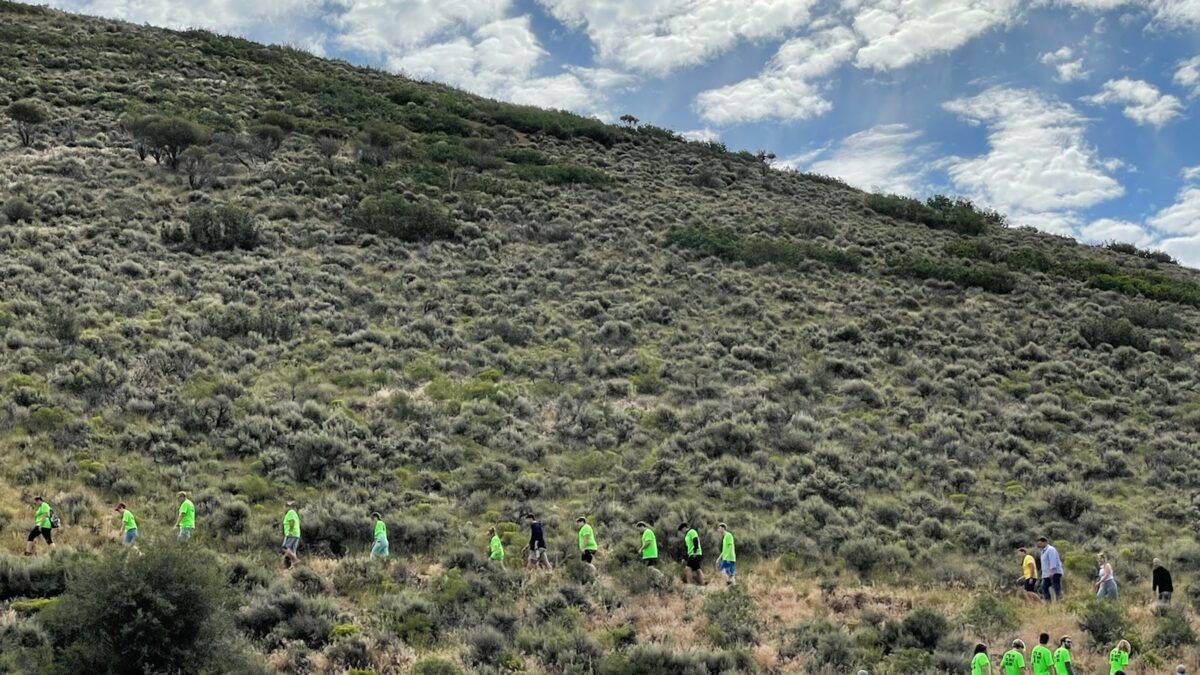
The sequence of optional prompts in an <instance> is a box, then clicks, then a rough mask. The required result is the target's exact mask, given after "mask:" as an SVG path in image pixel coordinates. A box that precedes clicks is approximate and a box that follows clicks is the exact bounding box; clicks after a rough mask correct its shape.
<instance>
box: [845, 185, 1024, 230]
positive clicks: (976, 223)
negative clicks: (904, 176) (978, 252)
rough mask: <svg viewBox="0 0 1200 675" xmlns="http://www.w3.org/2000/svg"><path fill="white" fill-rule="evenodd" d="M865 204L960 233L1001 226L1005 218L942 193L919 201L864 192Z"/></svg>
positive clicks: (881, 210) (886, 214) (910, 220)
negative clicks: (865, 193)
mask: <svg viewBox="0 0 1200 675" xmlns="http://www.w3.org/2000/svg"><path fill="white" fill-rule="evenodd" d="M866 200H867V207H868V208H870V209H871V210H872V211H874V212H876V213H878V214H880V215H884V216H890V217H892V218H896V219H898V220H907V221H909V222H913V223H919V224H921V225H925V226H926V227H931V228H933V229H935V230H950V231H952V232H957V233H959V234H967V235H979V234H984V233H985V232H987V231H988V229H989V228H991V227H1004V226H1005V225H1006V219H1005V218H1004V216H1002V215H1000V214H999V213H997V212H995V211H991V210H987V209H980V208H978V207H977V206H975V205H974V204H972V203H971V201H970V200H967V199H962V198H959V199H951V198H949V197H945V196H943V195H936V196H934V197H930V198H929V199H928V200H926V201H924V202H922V201H920V200H917V199H913V198H911V197H902V196H900V195H878V194H872V195H867V197H866Z"/></svg>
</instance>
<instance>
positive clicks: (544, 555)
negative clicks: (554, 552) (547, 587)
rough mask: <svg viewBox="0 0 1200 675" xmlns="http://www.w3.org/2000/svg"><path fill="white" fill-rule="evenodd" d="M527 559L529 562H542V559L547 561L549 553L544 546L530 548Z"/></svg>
mask: <svg viewBox="0 0 1200 675" xmlns="http://www.w3.org/2000/svg"><path fill="white" fill-rule="evenodd" d="M529 560H530V562H542V561H543V560H545V561H547V562H549V561H550V554H549V553H548V552H547V551H546V549H544V548H534V549H530V550H529Z"/></svg>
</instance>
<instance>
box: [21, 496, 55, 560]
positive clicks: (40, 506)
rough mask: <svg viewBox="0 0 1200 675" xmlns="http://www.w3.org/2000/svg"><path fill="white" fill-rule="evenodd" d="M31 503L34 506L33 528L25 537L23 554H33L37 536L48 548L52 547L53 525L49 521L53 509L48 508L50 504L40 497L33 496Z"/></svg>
mask: <svg viewBox="0 0 1200 675" xmlns="http://www.w3.org/2000/svg"><path fill="white" fill-rule="evenodd" d="M33 504H34V508H35V511H34V512H33V529H32V530H30V531H29V537H28V538H26V539H25V555H33V545H34V543H36V542H37V538H38V537H41V538H42V539H44V540H45V541H46V545H48V546H49V547H50V548H54V536H53V534H54V526H53V525H51V523H50V514H51V513H53V512H54V509H52V508H50V504H49V503H48V502H47V501H46V500H45V499H42V498H41V497H34V498H33Z"/></svg>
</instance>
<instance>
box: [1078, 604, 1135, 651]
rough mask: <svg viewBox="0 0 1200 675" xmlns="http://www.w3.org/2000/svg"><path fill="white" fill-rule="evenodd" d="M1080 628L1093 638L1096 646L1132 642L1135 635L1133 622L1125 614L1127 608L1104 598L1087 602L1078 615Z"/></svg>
mask: <svg viewBox="0 0 1200 675" xmlns="http://www.w3.org/2000/svg"><path fill="white" fill-rule="evenodd" d="M1078 621H1079V627H1080V628H1081V629H1083V632H1085V633H1087V634H1088V636H1089V637H1091V639H1092V642H1093V643H1095V644H1102V645H1109V644H1114V643H1116V642H1117V640H1132V638H1131V635H1133V634H1134V633H1135V627H1134V625H1133V622H1131V621H1130V620H1129V617H1128V615H1126V613H1125V606H1124V605H1122V604H1121V603H1119V602H1113V601H1111V600H1107V599H1104V598H1092V599H1090V600H1088V601H1087V604H1085V605H1084V606H1083V609H1082V610H1080V612H1079V614H1078Z"/></svg>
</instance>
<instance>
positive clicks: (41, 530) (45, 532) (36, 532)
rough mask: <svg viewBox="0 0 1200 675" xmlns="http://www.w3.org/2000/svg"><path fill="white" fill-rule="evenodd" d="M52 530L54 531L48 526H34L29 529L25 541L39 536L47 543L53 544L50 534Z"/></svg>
mask: <svg viewBox="0 0 1200 675" xmlns="http://www.w3.org/2000/svg"><path fill="white" fill-rule="evenodd" d="M52 532H54V530H52V529H51V528H49V527H35V528H33V529H32V530H30V531H29V538H28V539H26V540H25V541H33V540H35V539H37V538H38V537H41V538H42V539H45V540H46V543H47V544H53V543H54V538H53V537H52V536H51V533H52Z"/></svg>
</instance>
